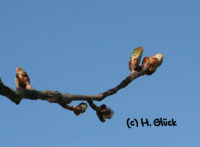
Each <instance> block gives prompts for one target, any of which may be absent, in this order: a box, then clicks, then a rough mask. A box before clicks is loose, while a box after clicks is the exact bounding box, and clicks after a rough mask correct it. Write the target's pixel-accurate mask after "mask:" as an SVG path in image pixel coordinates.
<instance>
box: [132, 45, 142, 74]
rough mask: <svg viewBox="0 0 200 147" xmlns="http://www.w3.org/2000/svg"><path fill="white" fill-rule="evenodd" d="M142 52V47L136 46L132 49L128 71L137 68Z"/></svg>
mask: <svg viewBox="0 0 200 147" xmlns="http://www.w3.org/2000/svg"><path fill="white" fill-rule="evenodd" d="M142 53H143V47H141V46H139V47H138V48H135V49H134V50H133V53H132V55H131V57H130V62H129V69H130V71H133V70H137V69H138V65H139V63H140V59H141V57H142Z"/></svg>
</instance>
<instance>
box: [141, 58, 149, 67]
mask: <svg viewBox="0 0 200 147" xmlns="http://www.w3.org/2000/svg"><path fill="white" fill-rule="evenodd" d="M148 67H149V57H147V56H145V57H144V59H143V61H142V68H148Z"/></svg>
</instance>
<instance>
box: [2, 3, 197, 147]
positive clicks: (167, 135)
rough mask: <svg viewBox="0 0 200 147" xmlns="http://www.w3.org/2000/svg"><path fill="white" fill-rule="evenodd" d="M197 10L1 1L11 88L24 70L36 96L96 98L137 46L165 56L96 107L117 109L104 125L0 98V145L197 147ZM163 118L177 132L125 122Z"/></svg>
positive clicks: (90, 115)
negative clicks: (38, 92) (150, 71)
mask: <svg viewBox="0 0 200 147" xmlns="http://www.w3.org/2000/svg"><path fill="white" fill-rule="evenodd" d="M199 7H200V2H199V1H197V0H190V1H189V0H176V1H172V0H169V1H158V0H157V1H156V0H151V1H147V0H144V1H133V0H132V1H131V0H125V1H119V0H116V1H104V0H102V1H91V0H88V1H80V0H77V1H68V0H67V1H64V0H58V1H47V0H42V1H38V0H32V1H25V0H18V1H13V0H10V1H6V0H2V1H0V20H1V23H0V40H1V41H0V47H1V49H0V50H1V52H0V63H1V64H2V66H1V70H0V77H1V79H2V81H3V82H4V84H5V85H7V86H9V87H12V88H13V89H15V82H14V79H15V69H16V67H22V68H23V69H24V70H25V71H26V72H27V73H28V75H29V77H30V79H31V84H32V86H33V87H34V88H35V89H37V90H54V91H59V92H62V93H70V94H92V95H93V94H94V95H95V94H99V93H101V92H104V91H106V90H108V89H110V88H113V87H115V86H116V85H118V84H119V83H120V82H121V81H122V80H123V79H124V78H126V77H127V76H128V75H129V74H130V71H129V68H128V63H129V60H130V55H131V53H132V51H133V49H134V48H136V47H138V46H142V47H143V48H144V51H143V57H144V56H152V55H153V54H157V53H163V54H164V61H163V64H162V66H161V67H159V68H158V69H157V71H156V73H154V74H153V75H152V76H143V77H140V78H138V79H136V80H135V81H133V82H132V83H131V84H130V85H128V87H126V88H124V89H122V90H120V91H119V92H117V94H115V95H112V96H110V97H107V98H106V99H105V100H103V101H101V102H95V103H96V104H97V105H101V104H106V105H107V106H109V107H110V108H112V109H113V110H114V112H115V114H114V116H113V118H112V119H111V120H106V122H105V123H101V122H100V121H99V120H98V118H97V116H96V114H95V112H94V111H93V110H92V109H91V108H88V109H87V110H86V112H85V113H84V114H82V115H80V116H75V115H74V113H72V112H70V111H68V110H65V109H63V108H62V107H60V106H59V105H58V104H50V103H48V102H46V101H41V100H37V101H31V100H23V101H22V102H21V103H20V105H15V104H14V103H12V102H11V101H10V100H9V99H7V98H6V97H3V96H0V112H1V113H0V119H1V121H0V146H2V147H13V146H16V147H17V146H19V147H27V146H29V147H35V146H43V147H47V146H48V147H54V146H59V147H65V146H69V145H70V146H72V145H75V146H78V145H81V146H94V145H95V146H96V147H100V146H122V145H123V146H124V145H126V146H152V147H155V146H163V147H169V146H170V147H177V146H182V147H188V146H194V147H198V146H199V145H200V127H199V122H200V117H199V111H200V108H199V104H200V100H199V94H200V92H199V87H198V86H199V85H198V83H199V75H200V70H199V69H198V65H199V63H200V59H199V54H200V51H199V48H200V43H199V39H200V37H199V34H200V27H199V23H200V9H199ZM79 103H80V102H79V101H78V102H77V101H76V102H72V103H71V104H72V105H78V104H79ZM160 117H162V118H167V119H168V120H170V119H172V118H173V119H174V120H176V122H177V126H176V127H172V126H166V127H161V126H160V127H155V126H153V125H152V126H151V127H142V126H139V127H132V128H131V129H129V128H128V127H127V125H126V120H127V118H131V119H134V118H136V119H137V120H138V121H139V120H140V119H141V118H144V119H145V118H148V119H149V121H150V122H151V123H152V122H153V120H154V119H156V118H160ZM152 124H153V123H152Z"/></svg>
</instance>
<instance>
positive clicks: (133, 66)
mask: <svg viewBox="0 0 200 147" xmlns="http://www.w3.org/2000/svg"><path fill="white" fill-rule="evenodd" d="M142 52H143V48H142V47H138V48H136V49H134V51H133V53H132V55H131V58H130V59H131V61H130V62H129V69H130V70H131V74H130V75H129V76H128V77H126V78H125V79H124V80H123V81H122V82H121V83H120V84H119V85H118V86H116V87H114V88H112V89H109V90H107V91H106V92H103V93H100V94H99V95H71V94H68V93H64V94H61V93H60V92H58V91H48V90H43V91H37V90H35V89H34V88H33V87H32V86H31V85H30V79H29V77H28V75H27V73H26V72H25V71H24V70H23V69H22V68H20V67H18V68H17V69H16V73H17V74H16V79H15V82H16V86H17V90H16V91H15V90H13V89H12V88H9V87H7V86H5V85H4V84H3V82H2V81H1V79H0V95H3V96H6V97H7V98H9V99H10V100H11V101H12V102H15V103H16V104H19V103H20V101H21V100H22V99H30V100H37V99H40V100H46V101H48V102H50V103H58V104H59V105H60V106H62V107H63V108H65V109H68V110H71V111H73V112H74V113H75V114H76V115H79V114H81V113H83V112H85V110H86V109H87V104H86V103H80V104H79V105H78V106H70V105H68V104H69V103H71V102H72V101H77V100H81V101H87V102H88V103H89V105H90V106H91V108H93V109H94V108H95V111H96V113H97V116H98V117H99V119H100V120H101V121H102V122H105V119H109V118H111V117H112V115H113V113H114V112H113V111H112V110H111V109H110V108H107V106H106V105H104V104H103V105H101V106H100V107H98V106H96V105H95V104H94V103H93V100H94V101H102V100H103V99H104V98H106V97H108V96H111V95H113V94H115V93H116V92H117V91H119V90H120V89H122V88H125V87H126V86H128V84H130V83H131V82H132V81H133V80H135V79H136V78H138V77H140V76H142V75H145V74H146V75H152V74H153V73H154V72H155V71H156V69H157V67H159V66H160V65H161V63H162V60H163V55H162V54H157V55H153V56H152V57H151V58H149V57H145V58H144V60H143V63H142V66H140V65H139V62H140V58H141V56H142Z"/></svg>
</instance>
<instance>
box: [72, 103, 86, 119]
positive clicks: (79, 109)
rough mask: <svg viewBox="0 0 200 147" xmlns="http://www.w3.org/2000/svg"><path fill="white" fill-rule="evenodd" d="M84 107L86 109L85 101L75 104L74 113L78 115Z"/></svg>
mask: <svg viewBox="0 0 200 147" xmlns="http://www.w3.org/2000/svg"><path fill="white" fill-rule="evenodd" d="M86 109H87V104H86V103H80V104H79V105H78V106H76V108H75V110H74V113H75V114H76V115H77V116H78V115H80V114H81V113H84V112H85V110H86Z"/></svg>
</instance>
